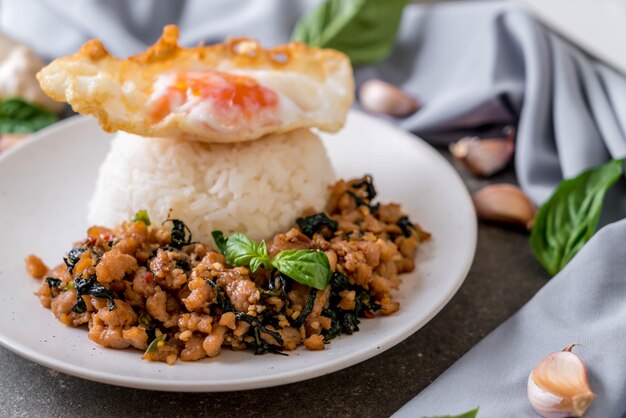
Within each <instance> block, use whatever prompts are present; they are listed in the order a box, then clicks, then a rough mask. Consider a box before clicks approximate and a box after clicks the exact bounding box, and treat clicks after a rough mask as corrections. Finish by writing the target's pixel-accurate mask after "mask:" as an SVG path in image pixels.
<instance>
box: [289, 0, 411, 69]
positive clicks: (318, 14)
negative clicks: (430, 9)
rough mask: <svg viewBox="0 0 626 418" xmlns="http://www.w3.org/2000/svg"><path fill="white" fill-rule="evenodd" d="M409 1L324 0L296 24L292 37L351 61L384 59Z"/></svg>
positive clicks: (365, 61) (362, 62) (364, 62)
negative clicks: (338, 52)
mask: <svg viewBox="0 0 626 418" xmlns="http://www.w3.org/2000/svg"><path fill="white" fill-rule="evenodd" d="M407 3H408V0H384V1H382V0H326V1H325V2H324V3H322V4H321V5H320V6H318V7H317V8H316V9H315V10H313V11H312V12H310V13H308V14H307V15H305V16H304V17H303V18H301V19H300V21H299V22H298V23H297V25H296V27H295V29H294V31H293V34H292V39H294V40H296V41H300V42H303V43H305V44H308V45H311V46H317V47H320V48H334V49H337V50H339V51H341V52H343V53H345V54H346V55H348V57H350V61H352V63H353V64H366V63H371V62H376V61H379V60H381V59H383V58H385V57H386V56H387V55H389V53H390V52H391V49H392V48H393V45H394V42H395V39H396V32H397V31H398V26H399V25H400V18H401V17H402V11H403V10H404V6H406V4H407Z"/></svg>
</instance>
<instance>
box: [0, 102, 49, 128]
mask: <svg viewBox="0 0 626 418" xmlns="http://www.w3.org/2000/svg"><path fill="white" fill-rule="evenodd" d="M58 120H59V118H58V117H57V116H56V115H55V114H54V113H52V112H51V111H49V110H48V109H45V108H43V107H41V106H38V105H35V104H32V103H28V102H26V101H24V100H22V99H20V98H17V97H15V98H11V99H4V100H0V133H9V134H29V133H31V132H35V131H38V130H40V129H43V128H45V127H46V126H48V125H52V124H53V123H54V122H56V121H58Z"/></svg>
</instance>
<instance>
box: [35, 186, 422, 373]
mask: <svg viewBox="0 0 626 418" xmlns="http://www.w3.org/2000/svg"><path fill="white" fill-rule="evenodd" d="M375 196H376V191H375V189H374V186H373V184H372V178H371V177H370V176H365V177H364V178H362V179H357V180H352V181H343V180H340V181H339V182H337V183H336V184H335V185H334V186H333V187H332V190H331V193H330V198H329V201H328V205H327V208H326V209H327V210H326V212H325V213H305V214H304V215H303V217H302V218H299V219H298V220H297V222H296V226H295V227H294V228H292V229H291V230H289V231H287V232H286V233H283V234H278V235H276V236H275V237H274V238H273V239H272V240H271V241H269V242H268V244H267V245H266V244H265V243H264V242H261V243H256V242H254V241H252V240H250V239H248V238H247V237H246V236H245V235H243V234H234V235H232V236H230V237H225V236H224V235H223V234H222V233H221V232H220V231H215V232H214V233H213V235H214V238H215V246H214V247H215V249H213V248H212V247H211V246H207V245H205V244H202V243H198V242H194V241H193V240H192V234H191V231H189V230H188V228H187V227H186V226H185V224H184V223H183V222H181V221H179V220H176V219H171V220H168V221H167V222H165V224H164V225H163V226H160V227H159V226H150V220H149V218H148V216H147V215H148V214H146V213H145V212H144V211H140V212H139V213H138V214H137V215H136V216H135V218H134V219H133V220H132V221H129V222H125V223H124V224H122V225H120V226H118V227H117V228H115V229H108V228H104V227H100V226H93V227H91V228H89V230H88V231H87V238H85V239H84V240H83V241H81V242H79V243H77V244H76V245H75V246H74V248H72V249H71V250H70V252H69V253H68V254H67V256H66V257H65V258H64V263H62V264H60V265H58V266H56V267H55V268H54V269H52V270H50V269H48V267H46V266H45V265H44V264H43V262H42V261H41V260H40V259H39V258H37V257H36V256H33V255H31V256H29V257H28V258H27V260H26V269H27V271H28V273H29V274H30V275H31V276H33V277H35V278H38V279H43V280H42V284H41V287H40V289H39V290H38V291H37V292H36V295H37V296H38V297H39V300H40V301H41V304H42V305H43V306H44V307H46V308H49V309H51V310H52V313H53V314H54V316H55V317H56V318H57V319H58V320H59V321H61V322H62V323H63V324H65V325H69V326H73V327H79V326H82V325H83V324H86V325H87V327H88V329H89V333H88V336H89V338H90V339H91V340H93V341H95V342H96V343H98V344H100V345H102V346H105V347H110V348H119V349H121V348H127V347H131V346H132V347H134V348H136V349H139V350H142V351H144V355H143V358H144V359H146V360H152V361H163V362H167V363H168V364H174V363H175V362H176V360H177V359H178V358H180V359H181V360H183V361H194V360H199V359H202V358H204V357H215V356H217V355H218V354H219V353H220V350H221V348H222V347H223V346H228V347H230V348H231V349H233V350H243V349H246V348H252V349H253V350H254V352H255V353H257V354H263V353H267V352H275V353H283V352H284V351H290V350H294V349H296V348H297V347H298V346H299V345H301V344H304V345H305V346H306V347H307V348H308V349H309V350H322V349H324V346H325V344H327V343H328V342H329V341H330V340H331V339H333V338H334V337H336V336H338V335H341V334H352V333H353V332H355V331H358V330H359V327H358V324H359V320H360V318H363V317H364V318H371V317H373V316H374V315H375V313H377V312H379V313H381V314H383V315H389V314H392V313H394V312H396V311H397V310H398V308H399V304H398V303H397V302H395V301H394V300H393V297H392V294H391V290H392V289H397V288H398V285H399V284H400V279H399V277H398V275H399V274H400V273H404V272H410V271H413V269H414V256H415V252H416V249H417V246H418V244H419V243H421V242H423V241H424V240H427V239H428V238H429V234H428V233H427V232H424V231H423V230H422V229H421V228H420V227H419V226H418V225H416V224H413V223H411V222H410V221H409V219H408V218H407V216H406V215H404V214H403V213H402V211H401V209H400V207H399V205H396V204H393V203H392V204H378V203H377V204H373V203H372V201H373V199H374V197H375Z"/></svg>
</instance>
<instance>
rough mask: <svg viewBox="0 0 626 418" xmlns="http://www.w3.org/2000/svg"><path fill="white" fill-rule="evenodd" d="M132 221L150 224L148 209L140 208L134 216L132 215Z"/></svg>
mask: <svg viewBox="0 0 626 418" xmlns="http://www.w3.org/2000/svg"><path fill="white" fill-rule="evenodd" d="M133 222H143V223H145V224H146V226H150V217H149V216H148V211H147V210H145V209H141V210H140V211H138V212H137V213H135V216H133Z"/></svg>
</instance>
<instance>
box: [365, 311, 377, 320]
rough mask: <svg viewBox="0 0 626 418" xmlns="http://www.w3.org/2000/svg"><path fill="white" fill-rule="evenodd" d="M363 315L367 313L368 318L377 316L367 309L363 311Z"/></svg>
mask: <svg viewBox="0 0 626 418" xmlns="http://www.w3.org/2000/svg"><path fill="white" fill-rule="evenodd" d="M363 315H365V317H366V318H373V317H375V316H376V315H374V313H373V312H372V311H365V312H363Z"/></svg>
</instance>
